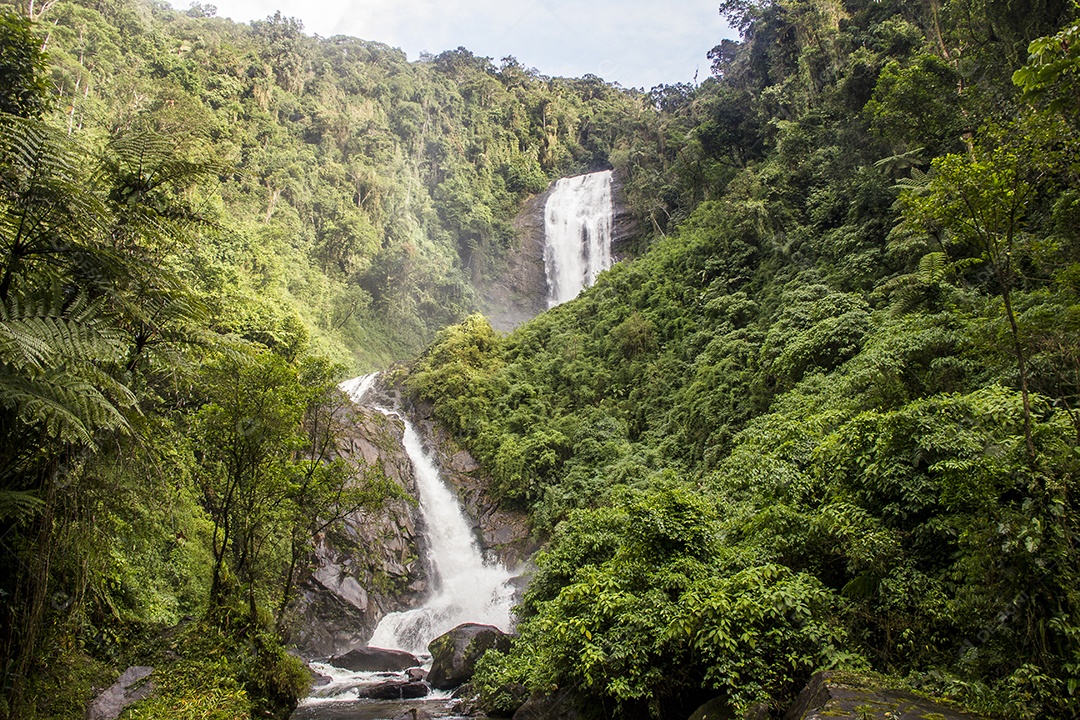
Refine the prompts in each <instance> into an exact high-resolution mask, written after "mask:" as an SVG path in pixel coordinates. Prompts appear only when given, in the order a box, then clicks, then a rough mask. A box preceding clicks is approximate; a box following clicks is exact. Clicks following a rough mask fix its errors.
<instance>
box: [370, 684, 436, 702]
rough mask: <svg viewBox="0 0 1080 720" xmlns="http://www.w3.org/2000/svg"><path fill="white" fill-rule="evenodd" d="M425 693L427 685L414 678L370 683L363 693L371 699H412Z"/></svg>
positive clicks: (424, 695) (423, 695)
mask: <svg viewBox="0 0 1080 720" xmlns="http://www.w3.org/2000/svg"><path fill="white" fill-rule="evenodd" d="M427 694H428V686H427V685H425V684H424V683H422V682H418V681H415V680H387V681H386V682H382V683H379V684H378V685H372V686H371V687H370V688H367V691H366V692H365V693H364V695H366V697H369V698H371V699H372V700H414V699H416V698H422V697H426V696H427Z"/></svg>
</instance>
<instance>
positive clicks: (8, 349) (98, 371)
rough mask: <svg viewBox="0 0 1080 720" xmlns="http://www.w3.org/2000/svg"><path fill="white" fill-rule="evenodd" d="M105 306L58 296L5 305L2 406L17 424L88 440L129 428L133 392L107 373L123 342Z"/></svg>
mask: <svg viewBox="0 0 1080 720" xmlns="http://www.w3.org/2000/svg"><path fill="white" fill-rule="evenodd" d="M102 307H103V301H102V300H97V301H93V302H91V301H89V300H87V299H86V297H85V296H79V297H77V298H76V299H75V300H74V301H73V302H70V303H68V304H67V305H66V307H65V306H64V304H63V302H62V295H61V294H60V293H49V294H42V295H39V296H36V297H31V298H19V299H12V300H9V301H8V302H6V303H3V304H0V405H3V406H6V407H7V408H8V409H10V410H11V411H12V412H14V414H15V416H16V417H17V418H18V420H19V422H21V423H23V424H25V425H28V426H37V427H40V428H42V429H44V431H45V432H46V433H47V435H48V436H51V437H53V438H56V439H58V440H60V441H63V442H78V443H83V444H86V445H92V444H93V442H94V434H95V433H96V432H98V431H100V430H112V429H117V428H122V427H126V424H127V423H126V420H125V418H124V414H123V410H124V409H126V408H130V407H132V406H133V405H134V403H135V397H134V395H133V394H132V393H131V391H130V390H129V389H128V388H127V387H126V386H125V385H124V384H123V383H122V382H120V381H118V380H117V379H115V377H113V375H112V374H110V372H108V369H110V368H112V369H115V368H116V367H117V365H118V363H119V361H120V360H121V359H122V357H123V354H124V350H125V344H124V343H123V340H122V337H121V335H120V332H119V331H118V329H117V328H116V327H115V326H114V325H113V324H112V322H111V320H110V318H108V317H107V316H105V315H104V314H103V313H102Z"/></svg>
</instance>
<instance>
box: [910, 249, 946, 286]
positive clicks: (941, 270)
mask: <svg viewBox="0 0 1080 720" xmlns="http://www.w3.org/2000/svg"><path fill="white" fill-rule="evenodd" d="M948 270H949V258H948V256H947V255H945V253H943V252H931V253H926V254H925V255H923V256H922V259H920V260H919V271H918V275H919V280H921V281H922V282H923V283H925V284H927V285H933V284H935V283H938V282H941V281H942V280H943V279H944V278H945V274H946V272H948Z"/></svg>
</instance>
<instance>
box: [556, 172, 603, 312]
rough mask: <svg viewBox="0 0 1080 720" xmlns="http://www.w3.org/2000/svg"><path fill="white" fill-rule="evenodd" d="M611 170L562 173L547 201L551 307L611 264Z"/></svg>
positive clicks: (581, 287)
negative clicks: (567, 175)
mask: <svg viewBox="0 0 1080 720" xmlns="http://www.w3.org/2000/svg"><path fill="white" fill-rule="evenodd" d="M611 224H612V206H611V171H610V170H605V171H603V172H596V173H590V174H588V175H578V176H576V177H568V178H562V179H561V180H559V181H558V182H556V183H555V188H554V189H553V190H552V191H551V194H550V195H549V196H548V199H547V204H546V205H545V206H544V272H545V273H546V274H547V282H548V307H555V306H556V305H559V304H561V303H564V302H566V301H567V300H573V299H574V298H576V297H577V296H578V293H580V292H581V291H582V289H583V288H586V287H588V286H590V285H592V284H593V283H594V282H595V281H596V276H597V275H599V274H600V273H601V272H603V271H604V270H607V269H608V268H610V267H611Z"/></svg>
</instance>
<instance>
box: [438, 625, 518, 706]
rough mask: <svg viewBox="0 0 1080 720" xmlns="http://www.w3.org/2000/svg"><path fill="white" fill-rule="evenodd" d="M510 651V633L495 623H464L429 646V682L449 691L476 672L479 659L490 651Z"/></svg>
mask: <svg viewBox="0 0 1080 720" xmlns="http://www.w3.org/2000/svg"><path fill="white" fill-rule="evenodd" d="M492 648H495V649H497V650H499V651H500V652H509V650H510V636H509V635H507V634H506V633H504V632H503V631H502V630H499V628H497V627H495V626H494V625H480V624H478V623H465V624H463V625H458V626H457V627H456V628H454V629H453V630H451V631H449V632H447V633H444V634H442V635H440V636H439V637H437V638H435V639H434V640H432V641H431V643H430V644H429V645H428V652H430V653H431V672H430V673H428V684H430V685H431V687H433V688H437V689H439V690H450V689H451V688H455V687H457V686H458V685H461V684H462V683H464V682H466V681H468V680H469V678H471V677H472V676H473V672H475V671H476V662H477V661H478V660H479V659H480V657H481V656H482V655H483V654H484V653H485V652H487V651H488V650H490V649H492Z"/></svg>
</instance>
